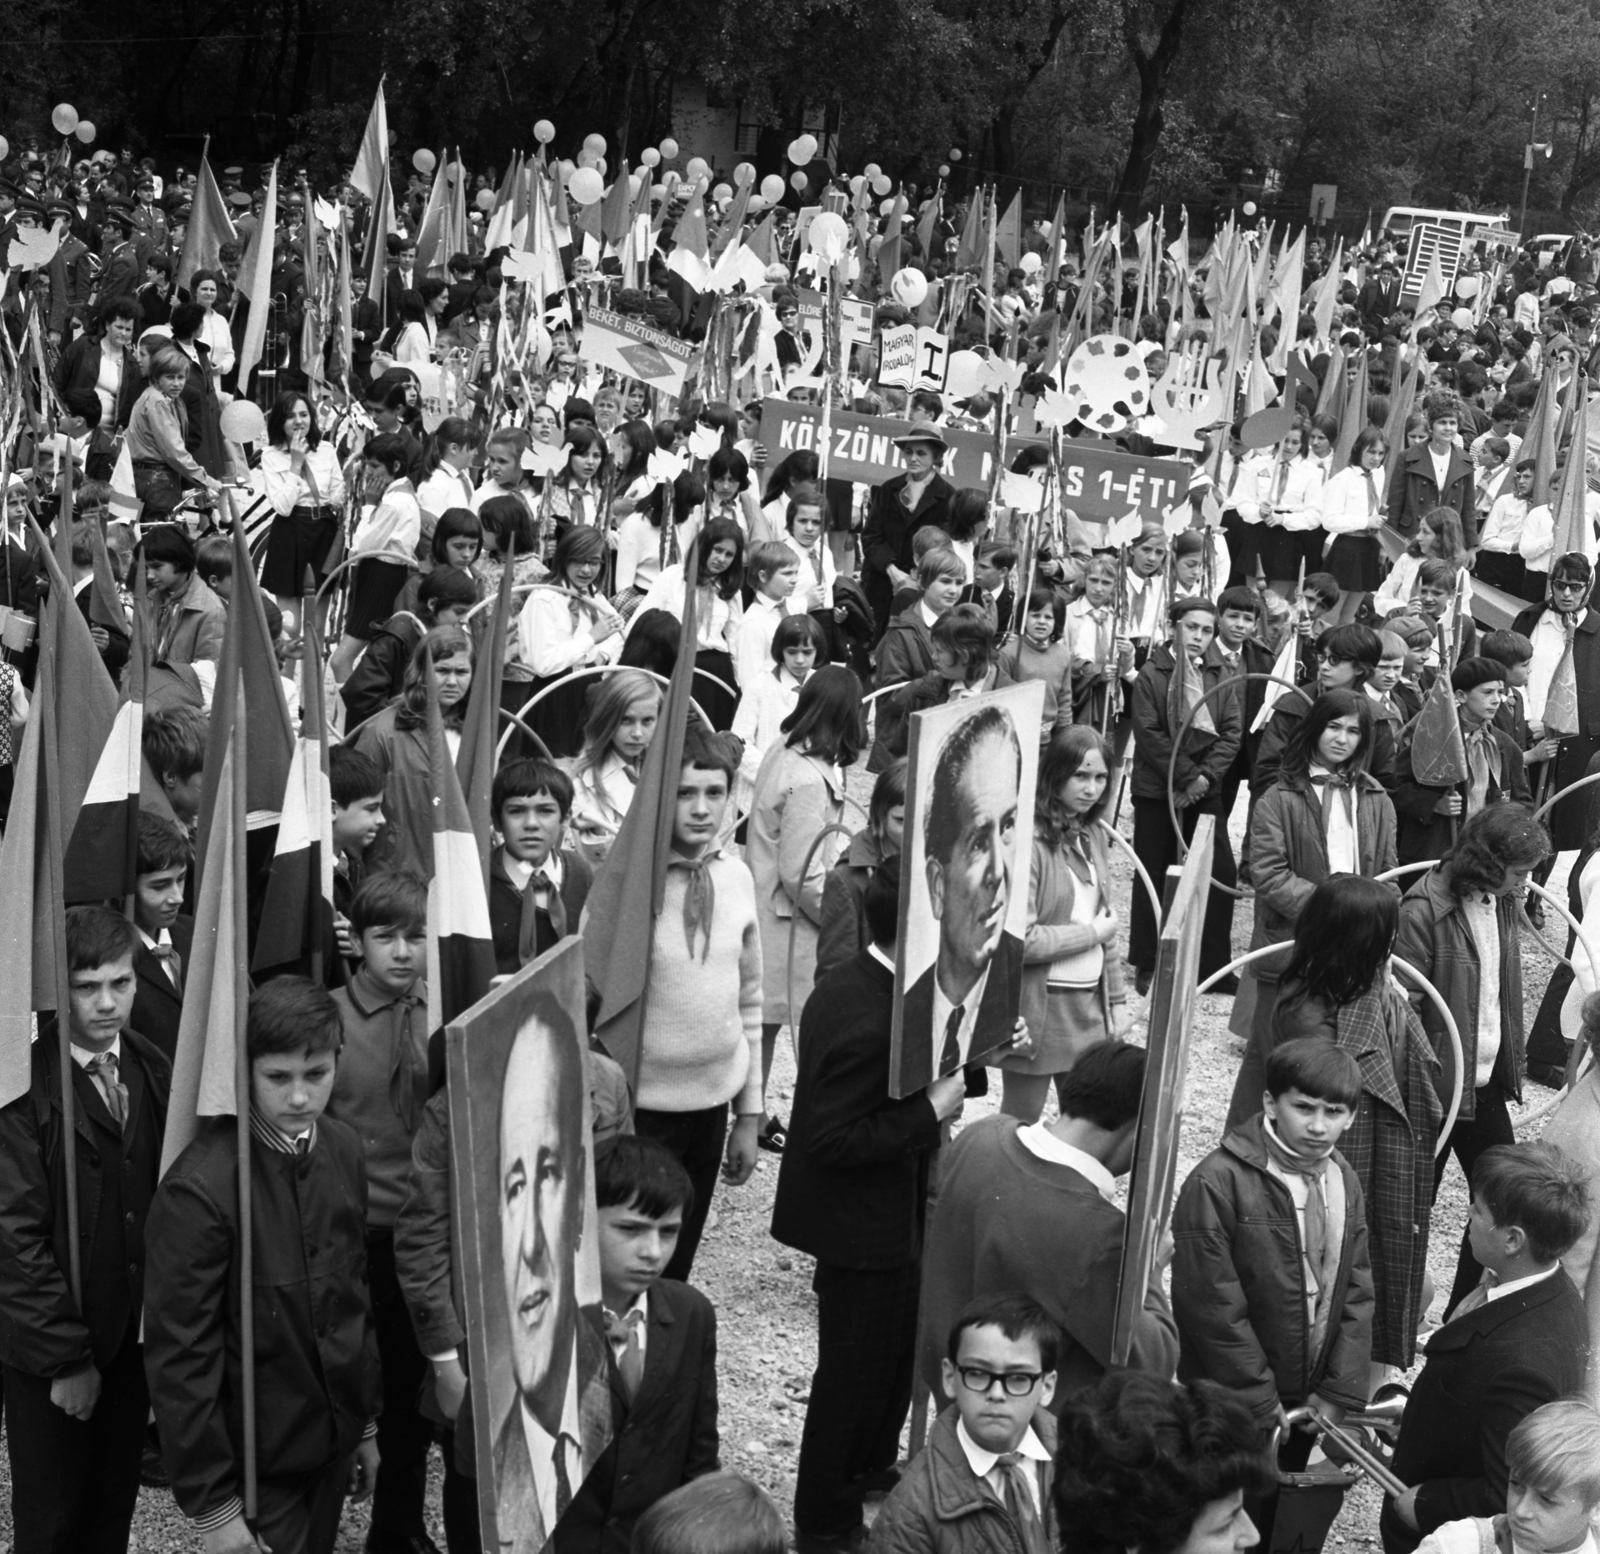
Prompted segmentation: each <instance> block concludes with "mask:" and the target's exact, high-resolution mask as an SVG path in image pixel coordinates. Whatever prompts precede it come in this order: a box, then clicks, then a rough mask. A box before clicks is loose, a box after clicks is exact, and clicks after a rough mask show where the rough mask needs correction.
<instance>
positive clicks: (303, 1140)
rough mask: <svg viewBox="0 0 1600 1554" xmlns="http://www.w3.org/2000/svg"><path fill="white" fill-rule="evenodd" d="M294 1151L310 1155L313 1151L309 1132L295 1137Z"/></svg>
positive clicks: (298, 1153)
mask: <svg viewBox="0 0 1600 1554" xmlns="http://www.w3.org/2000/svg"><path fill="white" fill-rule="evenodd" d="M294 1152H295V1153H296V1154H297V1155H309V1154H310V1153H311V1135H310V1134H309V1133H302V1134H301V1135H300V1136H299V1137H298V1138H297V1139H295V1141H294Z"/></svg>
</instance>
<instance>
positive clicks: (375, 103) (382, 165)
mask: <svg viewBox="0 0 1600 1554" xmlns="http://www.w3.org/2000/svg"><path fill="white" fill-rule="evenodd" d="M388 181H389V110H388V107H387V106H386V105H385V103H384V100H383V80H382V78H381V77H380V78H379V81H378V90H377V92H376V93H375V94H374V95H373V99H372V108H371V110H370V111H369V112H368V114H367V127H366V129H365V131H363V133H362V136H361V150H360V151H359V152H358V153H357V154H356V165H355V166H354V167H353V168H351V169H350V184H351V187H353V188H354V189H356V190H358V191H359V192H360V193H362V194H364V195H366V197H367V198H368V199H369V200H371V201H372V202H373V203H374V204H376V203H377V199H378V191H379V189H380V188H382V186H383V185H384V184H385V183H387V182H388ZM310 217H311V212H310V211H307V212H306V219H307V220H309V219H310Z"/></svg>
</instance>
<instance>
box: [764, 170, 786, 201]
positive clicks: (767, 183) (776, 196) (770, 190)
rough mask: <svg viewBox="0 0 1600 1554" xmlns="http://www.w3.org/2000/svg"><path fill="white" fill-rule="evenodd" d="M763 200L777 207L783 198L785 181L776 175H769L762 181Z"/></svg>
mask: <svg viewBox="0 0 1600 1554" xmlns="http://www.w3.org/2000/svg"><path fill="white" fill-rule="evenodd" d="M761 198H762V199H764V200H765V201H766V202H767V204H769V205H776V204H777V203H778V201H779V200H781V199H782V198H783V180H782V179H781V178H780V177H779V176H778V175H777V174H776V173H768V174H767V176H766V177H765V178H763V179H762V180H761Z"/></svg>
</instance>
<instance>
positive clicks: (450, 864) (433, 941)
mask: <svg viewBox="0 0 1600 1554" xmlns="http://www.w3.org/2000/svg"><path fill="white" fill-rule="evenodd" d="M507 570H508V571H509V570H510V568H509V567H508V568H507ZM423 660H424V662H425V663H426V665H427V670H428V766H429V771H430V774H431V777H432V784H431V786H432V791H433V878H432V879H431V880H429V881H428V1029H429V1030H430V1031H437V1030H442V1029H443V1028H444V1026H445V1025H447V1024H448V1023H449V1022H450V1021H451V1020H454V1019H456V1018H458V1017H459V1016H460V1015H461V1014H463V1013H464V1012H465V1011H466V1010H468V1009H470V1008H471V1007H472V1006H473V1005H474V1004H475V1003H477V1001H478V1000H479V999H480V998H482V997H483V995H484V994H485V993H487V992H488V991H489V983H490V981H491V980H492V979H493V977H494V974H495V973H494V936H493V934H492V933H491V932H490V929H489V892H488V889H487V887H486V885H485V883H484V871H483V869H482V867H481V866H480V864H479V860H478V839H477V837H476V836H475V835H474V834H473V830H472V819H471V817H470V816H469V815H468V814H467V801H466V799H465V798H464V797H463V796H462V792H461V782H460V779H459V778H458V777H457V776H456V766H455V762H454V761H452V760H451V759H450V746H449V745H448V744H447V743H446V741H445V737H444V719H443V718H442V717H441V716H440V714H439V677H438V675H437V674H436V673H435V672H434V667H433V659H432V657H431V656H430V655H428V654H426V653H424V654H423Z"/></svg>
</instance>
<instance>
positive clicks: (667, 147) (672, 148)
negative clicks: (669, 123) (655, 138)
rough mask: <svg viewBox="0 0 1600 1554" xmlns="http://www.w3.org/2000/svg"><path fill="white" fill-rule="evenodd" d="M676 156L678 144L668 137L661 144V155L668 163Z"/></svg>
mask: <svg viewBox="0 0 1600 1554" xmlns="http://www.w3.org/2000/svg"><path fill="white" fill-rule="evenodd" d="M677 154H678V142H677V141H675V140H674V139H673V138H672V137H671V136H670V135H668V136H667V138H666V139H665V140H663V141H662V142H661V155H662V156H664V157H665V158H666V159H667V161H669V162H670V161H671V160H672V159H673V157H675V156H676V155H677Z"/></svg>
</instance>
